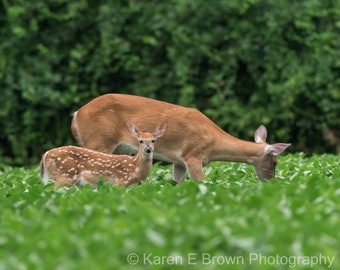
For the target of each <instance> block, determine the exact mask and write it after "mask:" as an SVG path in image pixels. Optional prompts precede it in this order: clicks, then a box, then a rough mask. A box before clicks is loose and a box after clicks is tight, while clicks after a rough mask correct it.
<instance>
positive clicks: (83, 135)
mask: <svg viewBox="0 0 340 270" xmlns="http://www.w3.org/2000/svg"><path fill="white" fill-rule="evenodd" d="M127 119H131V121H133V122H134V123H136V124H138V126H140V128H142V129H145V130H150V129H153V128H155V126H156V125H157V123H159V122H160V121H164V120H168V130H167V133H166V134H165V136H164V137H162V138H161V139H159V140H158V141H157V149H156V152H155V158H156V159H160V160H163V161H166V162H170V163H173V173H174V175H173V177H174V180H175V181H176V182H181V181H182V180H183V179H184V177H185V173H186V171H187V170H188V172H189V175H190V177H191V178H192V179H195V180H204V179H205V175H204V173H203V168H202V167H203V166H205V165H206V164H208V163H209V162H210V161H233V162H245V163H248V164H252V165H254V167H255V171H256V173H257V176H258V177H259V178H260V179H261V180H266V179H270V178H273V177H274V176H275V167H276V163H277V161H276V155H278V154H280V153H281V152H282V151H284V150H285V149H286V148H287V147H289V146H290V144H286V143H276V144H267V143H266V138H267V130H266V128H265V127H264V126H262V125H261V126H260V127H259V128H258V129H257V130H256V132H255V142H249V141H244V140H241V139H238V138H235V137H233V136H231V135H230V134H228V133H226V132H225V131H223V130H222V129H220V128H219V127H218V126H217V125H216V124H214V123H213V122H212V121H211V120H210V119H209V118H208V117H206V116H205V115H204V114H202V113H201V112H199V111H198V110H196V109H191V108H185V107H182V106H178V105H174V104H170V103H166V102H162V101H157V100H154V99H150V98H145V97H139V96H133V95H125V94H106V95H102V96H99V97H97V98H95V99H93V100H92V101H90V102H89V103H87V104H85V105H84V106H83V107H81V108H80V109H79V110H78V111H77V112H76V113H75V114H74V116H73V120H72V124H71V129H72V133H73V135H74V137H75V138H76V140H77V141H78V143H79V144H80V145H81V146H84V147H86V148H90V149H95V150H97V151H101V152H105V153H111V152H116V153H118V152H120V153H129V151H131V149H133V148H135V147H136V142H135V141H134V140H132V139H131V136H129V134H128V133H127V132H126V130H125V129H124V128H122V127H123V126H124V124H125V122H126V120H127Z"/></svg>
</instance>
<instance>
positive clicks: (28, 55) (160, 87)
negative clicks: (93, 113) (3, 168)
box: [0, 0, 340, 165]
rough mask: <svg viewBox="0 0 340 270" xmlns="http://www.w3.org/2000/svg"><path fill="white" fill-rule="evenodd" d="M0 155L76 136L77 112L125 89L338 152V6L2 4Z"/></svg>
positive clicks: (240, 132) (274, 137)
mask: <svg viewBox="0 0 340 270" xmlns="http://www.w3.org/2000/svg"><path fill="white" fill-rule="evenodd" d="M0 23H1V24H2V27H1V28H0V32H1V37H2V38H1V43H0V53H1V55H0V88H1V93H2V94H1V99H0V128H1V134H0V140H1V149H0V156H1V161H2V162H6V163H12V164H18V165H20V164H28V163H34V162H37V161H38V160H39V158H40V155H41V153H42V152H43V151H45V150H46V149H48V148H51V147H54V146H57V145H64V144H69V143H74V140H73V138H72V135H71V132H70V129H69V125H70V121H71V114H72V112H73V111H75V110H76V109H77V108H79V107H80V106H81V105H83V104H84V103H86V102H88V101H89V100H91V99H92V98H94V97H96V96H98V95H101V94H104V93H108V92H120V93H131V94H137V95H143V96H149V97H153V98H157V99H161V100H166V101H169V102H173V103H178V104H182V105H185V106H192V107H197V108H198V109H200V110H201V111H203V112H204V113H205V114H207V115H208V116H209V117H211V118H212V119H213V120H214V121H215V122H216V123H217V124H218V125H219V126H221V127H222V128H223V129H225V130H227V131H228V132H230V133H232V134H234V135H236V136H239V137H242V138H245V139H252V135H253V132H254V130H255V128H256V127H257V126H258V125H260V124H265V125H266V126H267V127H268V129H269V133H270V134H269V140H270V141H271V142H274V141H282V142H292V143H293V144H294V147H293V148H291V149H292V150H298V151H301V150H303V151H307V152H309V153H311V152H325V151H333V147H331V146H330V145H329V144H328V143H327V142H325V141H324V139H323V138H322V130H323V129H324V128H325V127H329V128H339V126H340V125H339V112H340V35H339V31H340V2H339V1H323V0H313V1H310V0H301V1H292V0H290V1H289V0H288V1H287V0H278V1H272V0H243V1H242V0H241V1H240V0H228V1H222V0H221V1H206V0H192V1H190V0H172V1H141V0H129V1H123V0H122V1H117V0H114V1H113V0H112V1H90V0H79V1H68V0H54V1H52V0H49V1H45V0H36V1H25V0H13V1H9V0H3V1H2V2H1V4H0Z"/></svg>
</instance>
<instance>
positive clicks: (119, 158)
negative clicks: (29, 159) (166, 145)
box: [40, 121, 167, 189]
mask: <svg viewBox="0 0 340 270" xmlns="http://www.w3.org/2000/svg"><path fill="white" fill-rule="evenodd" d="M128 129H129V131H130V134H131V135H132V136H133V137H135V138H136V139H137V140H138V143H139V150H138V153H137V155H136V156H127V155H112V154H105V153H102V152H97V151H93V150H89V149H86V148H81V147H76V146H63V147H59V148H54V149H52V150H49V151H47V152H46V153H45V154H44V155H43V157H42V159H41V162H40V175H41V178H42V180H43V182H44V183H45V184H47V182H48V180H49V176H50V177H52V179H54V181H55V184H54V189H57V188H58V187H59V186H60V185H65V186H70V185H72V184H78V185H80V186H82V185H84V184H90V185H91V186H93V187H95V186H96V185H97V183H98V179H99V177H102V178H103V180H104V181H107V182H110V183H112V184H115V185H117V186H120V185H124V186H129V185H131V184H135V183H141V182H142V181H144V180H146V178H147V176H148V175H149V173H150V170H151V166H152V159H153V152H154V143H155V141H156V140H157V138H159V137H161V136H163V134H164V132H165V131H166V129H167V122H166V121H164V122H163V123H161V124H160V125H159V126H158V127H157V128H156V131H155V133H154V134H151V133H147V132H140V131H139V130H138V129H137V128H136V127H135V126H134V125H133V124H131V123H129V122H128Z"/></svg>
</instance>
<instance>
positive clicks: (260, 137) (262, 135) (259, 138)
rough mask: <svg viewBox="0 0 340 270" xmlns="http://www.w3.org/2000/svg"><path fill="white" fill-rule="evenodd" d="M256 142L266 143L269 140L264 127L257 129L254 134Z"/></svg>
mask: <svg viewBox="0 0 340 270" xmlns="http://www.w3.org/2000/svg"><path fill="white" fill-rule="evenodd" d="M254 139H255V142H257V143H259V142H266V139H267V129H266V127H265V126H264V125H261V126H259V127H258V128H257V130H256V131H255V134H254Z"/></svg>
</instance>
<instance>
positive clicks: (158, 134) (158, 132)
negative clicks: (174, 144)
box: [155, 121, 168, 139]
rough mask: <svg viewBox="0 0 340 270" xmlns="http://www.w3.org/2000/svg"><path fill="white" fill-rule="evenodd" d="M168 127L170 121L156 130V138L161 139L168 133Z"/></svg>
mask: <svg viewBox="0 0 340 270" xmlns="http://www.w3.org/2000/svg"><path fill="white" fill-rule="evenodd" d="M167 127H168V121H164V122H163V123H161V124H160V125H159V126H158V127H157V128H156V132H155V138H156V139H157V138H159V137H162V136H163V135H164V133H165V131H166V129H167Z"/></svg>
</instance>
